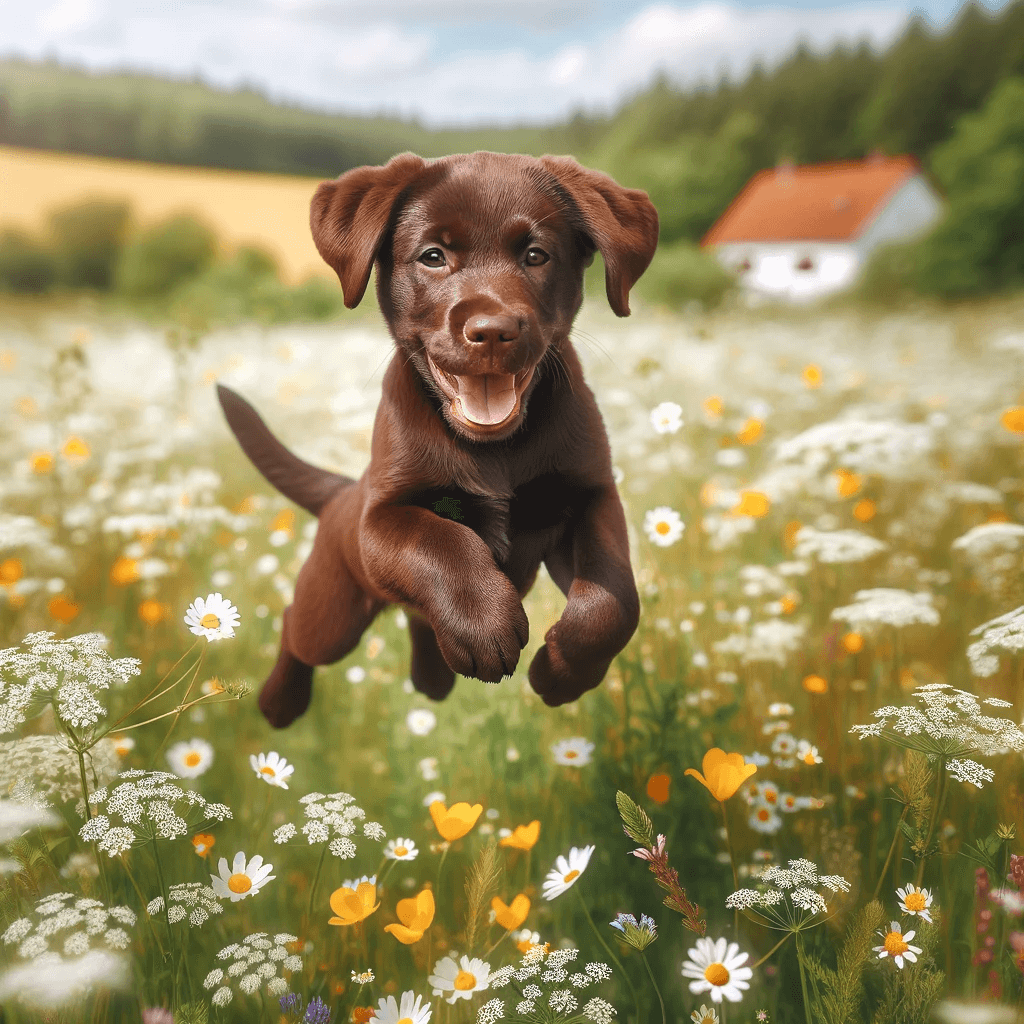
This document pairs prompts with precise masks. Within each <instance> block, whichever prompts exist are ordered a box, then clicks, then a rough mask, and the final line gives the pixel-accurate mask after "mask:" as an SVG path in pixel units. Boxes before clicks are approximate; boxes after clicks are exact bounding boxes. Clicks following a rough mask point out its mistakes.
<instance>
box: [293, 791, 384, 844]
mask: <svg viewBox="0 0 1024 1024" xmlns="http://www.w3.org/2000/svg"><path fill="white" fill-rule="evenodd" d="M299 803H300V804H303V806H304V810H305V816H306V823H305V824H304V825H303V826H302V829H301V831H302V834H303V835H304V836H305V837H306V842H307V843H308V844H309V845H310V846H315V845H317V844H318V843H327V844H328V846H327V848H328V849H329V850H330V851H331V853H332V854H334V856H335V857H339V858H340V859H342V860H350V859H351V858H353V857H354V856H355V855H356V844H355V842H354V841H353V840H352V839H351V836H354V835H355V834H356V830H357V823H358V822H360V821H362V822H363V824H362V833H363V835H364V836H366V837H367V838H368V839H374V840H376V841H377V842H383V841H384V840H385V839H387V832H385V831H384V826H383V825H381V824H380V822H377V821H363V819H364V818H365V817H366V811H364V810H363V809H362V808H361V807H357V806H356V804H355V797H354V796H352V795H351V794H349V793H328V794H326V795H325V794H323V793H308V794H307V795H306V796H304V797H302V798H301V799H300V800H299ZM299 831H300V830H299V828H298V827H297V826H295V825H293V824H292V823H291V822H289V823H287V824H285V825H281V826H280V827H279V828H276V829H274V842H275V843H287V842H288V841H289V840H291V839H294V838H295V836H297V835H298V834H299Z"/></svg>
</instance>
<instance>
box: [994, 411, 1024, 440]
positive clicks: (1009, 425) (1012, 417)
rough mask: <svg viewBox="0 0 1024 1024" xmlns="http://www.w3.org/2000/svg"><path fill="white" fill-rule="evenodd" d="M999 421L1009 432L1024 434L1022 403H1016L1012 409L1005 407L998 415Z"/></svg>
mask: <svg viewBox="0 0 1024 1024" xmlns="http://www.w3.org/2000/svg"><path fill="white" fill-rule="evenodd" d="M999 422H1000V423H1002V425H1003V427H1005V429H1007V430H1008V431H1009V432H1010V433H1011V434H1024V405H1017V406H1014V407H1013V408H1012V409H1007V410H1006V411H1005V412H1004V413H1003V415H1002V416H1000V417H999Z"/></svg>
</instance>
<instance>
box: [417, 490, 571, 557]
mask: <svg viewBox="0 0 1024 1024" xmlns="http://www.w3.org/2000/svg"><path fill="white" fill-rule="evenodd" d="M577 491H578V489H577V488H574V487H573V486H572V485H571V484H570V483H569V482H568V481H567V480H565V478H564V477H561V476H558V475H555V474H551V475H546V476H540V477H535V478H534V479H533V480H529V481H527V482H525V483H522V484H520V485H519V486H518V487H517V488H516V489H515V491H514V492H513V494H512V497H511V498H503V497H498V496H490V495H481V494H474V493H472V492H469V491H466V490H463V489H462V488H460V487H457V486H452V487H445V488H432V489H430V490H429V491H424V492H422V493H421V494H419V495H418V496H417V499H416V501H415V504H417V505H419V506H420V507H421V508H428V509H430V510H431V511H433V512H434V513H435V514H436V515H438V516H440V517H441V518H443V519H451V520H453V521H455V522H459V523H462V524H463V525H464V526H467V527H468V528H469V529H471V530H472V531H473V532H474V533H475V534H477V536H479V537H480V539H481V540H483V542H484V543H485V544H486V545H487V546H488V547H489V548H490V549H491V553H492V554H493V555H494V559H495V561H496V562H497V563H498V564H499V565H501V564H503V563H505V562H507V561H508V559H509V557H510V554H511V551H512V546H513V544H514V543H515V539H516V537H518V536H521V535H523V534H526V533H536V532H540V531H545V530H550V529H553V528H558V527H562V526H564V525H565V524H566V523H567V522H569V521H570V520H571V519H572V516H573V514H574V512H575V510H576V509H577V508H578V505H579V500H580V495H579V494H578V493H577Z"/></svg>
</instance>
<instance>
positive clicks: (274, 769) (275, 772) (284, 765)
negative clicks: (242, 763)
mask: <svg viewBox="0 0 1024 1024" xmlns="http://www.w3.org/2000/svg"><path fill="white" fill-rule="evenodd" d="M249 764H250V765H252V770H253V771H254V772H255V773H256V774H257V775H258V776H259V777H260V778H261V779H262V780H263V781H264V782H266V783H269V784H270V785H271V786H280V787H281V789H287V788H288V782H287V780H288V777H289V776H290V775H291V774H292V772H294V771H295V765H293V764H289V763H288V762H287V761H286V760H285V759H284V758H283V757H281V755H280V754H278V752H277V751H276V750H272V751H271V752H270V753H269V754H262V753H261V754H260V756H259V757H257V756H256V755H255V754H250V755H249Z"/></svg>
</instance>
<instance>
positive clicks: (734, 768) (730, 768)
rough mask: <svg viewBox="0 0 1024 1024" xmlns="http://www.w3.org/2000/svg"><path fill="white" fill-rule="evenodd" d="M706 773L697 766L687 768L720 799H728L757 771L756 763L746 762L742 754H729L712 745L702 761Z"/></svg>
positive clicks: (689, 772)
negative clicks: (698, 769)
mask: <svg viewBox="0 0 1024 1024" xmlns="http://www.w3.org/2000/svg"><path fill="white" fill-rule="evenodd" d="M701 768H703V769H704V774H703V775H701V773H700V772H699V771H697V769H696V768H687V769H686V772H685V773H684V774H686V775H692V776H693V777H694V778H695V779H696V780H697V781H698V782H699V783H700V784H701V785H702V786H704V787H706V788H707V790H708V792H709V793H710V794H711V795H712V796H713V797H714V798H715V799H716V800H718V801H724V800H728V799H729V797H731V796H733V795H734V794H735V792H736V790H738V789H739V788H740V786H742V785H743V783H744V782H746V780H747V779H749V778H750V776H751V775H753V774H754V772H756V771H757V765H756V764H746V763H745V762H744V760H743V755H742V754H727V753H726V752H725V751H724V750H722V749H721V748H720V747H712V748H711V749H710V750H709V751H708V752H707V753H706V754H705V755H704V760H703V761H702V762H701Z"/></svg>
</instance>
